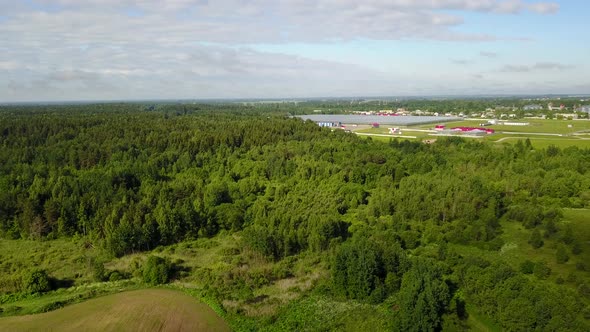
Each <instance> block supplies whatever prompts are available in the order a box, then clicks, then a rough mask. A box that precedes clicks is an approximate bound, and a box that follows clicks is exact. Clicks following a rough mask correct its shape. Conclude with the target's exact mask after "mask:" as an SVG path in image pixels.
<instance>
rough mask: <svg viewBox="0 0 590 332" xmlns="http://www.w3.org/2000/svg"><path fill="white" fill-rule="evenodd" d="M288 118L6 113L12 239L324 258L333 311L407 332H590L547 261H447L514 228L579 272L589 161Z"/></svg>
mask: <svg viewBox="0 0 590 332" xmlns="http://www.w3.org/2000/svg"><path fill="white" fill-rule="evenodd" d="M423 103H426V102H425V101H424V102H423ZM490 103H491V102H490ZM484 106H486V105H484ZM466 107H471V106H470V104H469V102H468V104H466ZM289 108H290V107H286V106H285V105H280V104H272V105H258V106H256V105H254V106H243V105H238V104H234V105H221V104H219V105H213V104H212V105H204V104H203V105H193V104H189V105H183V104H169V105H160V106H157V107H154V106H150V105H142V104H108V105H83V106H80V105H76V106H38V107H25V106H10V107H2V108H0V146H1V149H0V161H1V162H0V237H2V238H5V239H36V240H50V239H57V238H70V237H73V236H78V237H84V238H86V239H88V241H89V242H91V243H93V244H94V245H96V246H99V247H101V248H104V249H105V250H107V251H108V252H109V253H110V254H112V255H113V256H122V255H126V254H129V253H133V252H140V251H149V250H152V249H154V248H156V247H158V246H162V245H170V244H173V243H178V242H181V241H183V240H188V239H196V238H201V237H213V236H216V234H219V233H220V232H225V233H239V234H240V235H241V238H242V239H243V245H244V246H247V247H248V248H250V249H251V250H253V251H255V252H258V253H260V254H261V255H262V256H264V257H265V258H266V259H268V260H269V261H273V262H280V261H282V260H285V259H288V258H291V257H297V255H299V254H301V253H326V254H327V256H328V257H330V258H329V262H328V264H329V266H330V276H329V278H330V282H329V283H328V286H327V287H328V288H329V289H328V290H327V291H326V292H327V294H329V295H330V296H332V297H334V298H340V299H348V300H351V301H352V300H354V301H361V302H367V303H371V304H380V303H391V304H392V305H393V307H394V308H395V310H394V311H393V312H392V322H393V323H392V324H393V325H392V326H393V327H394V328H396V329H399V330H432V329H440V328H442V327H443V326H444V327H447V328H448V327H449V326H462V325H461V324H463V323H462V320H463V319H464V307H465V305H466V304H467V305H472V306H476V307H477V308H479V309H480V310H481V312H482V313H483V314H485V315H488V316H489V317H491V318H492V319H493V320H494V321H495V322H497V323H498V324H499V325H500V326H501V327H502V328H505V329H508V330H535V329H538V330H584V329H587V328H588V318H590V317H589V316H590V310H589V309H588V308H589V307H588V303H589V302H588V301H589V297H590V288H589V286H590V285H589V284H588V283H587V281H586V280H587V276H586V272H583V271H582V272H581V273H584V278H582V279H580V280H578V281H577V282H569V283H567V284H562V285H557V284H555V283H550V282H549V281H547V280H545V279H546V278H547V275H548V273H549V274H550V273H551V272H550V271H549V272H547V267H546V266H545V265H544V263H543V262H541V261H538V262H529V263H530V264H529V265H527V266H523V268H522V269H515V268H514V267H511V266H509V265H508V264H503V263H501V262H500V263H499V262H490V261H487V260H485V259H483V258H478V257H471V256H466V255H460V254H458V253H457V252H455V251H454V250H451V249H450V247H451V246H453V245H457V246H474V247H477V248H483V249H485V250H489V251H500V250H502V248H503V247H505V246H506V245H507V244H506V243H504V241H503V240H502V237H501V236H500V235H501V234H502V233H503V232H504V230H503V227H502V223H505V222H507V223H517V224H520V225H522V227H523V228H524V229H527V230H530V232H531V241H530V242H531V246H533V247H541V246H543V241H544V240H545V241H546V240H548V239H552V240H555V241H557V242H558V243H560V247H559V248H560V250H561V256H562V259H564V258H563V255H565V256H567V257H570V256H571V257H574V258H572V259H575V256H576V255H579V254H580V248H581V245H582V244H581V243H579V241H577V240H575V239H574V238H573V237H572V235H571V232H572V230H571V228H568V227H567V225H562V224H561V223H560V220H561V218H562V215H563V210H562V209H564V208H590V174H588V172H589V169H590V150H587V149H586V150H584V149H579V148H576V147H571V148H566V149H560V148H556V147H551V148H549V149H546V150H535V149H533V147H532V146H531V145H530V142H528V141H519V142H518V143H517V144H515V145H508V144H506V145H503V146H497V145H496V146H493V145H490V144H486V143H481V142H477V141H473V140H471V141H469V140H463V139H460V138H448V139H439V140H438V141H437V142H436V143H435V144H422V143H421V142H412V141H407V140H406V141H400V140H392V141H390V142H389V143H384V142H377V141H373V140H371V139H364V138H360V137H357V136H355V135H354V134H351V133H346V132H344V131H339V130H335V131H332V130H330V129H327V128H320V127H318V126H317V125H316V124H315V123H313V122H303V121H301V120H299V119H297V118H291V117H289V116H288V114H289V113H291V114H295V113H297V110H293V109H289ZM334 108H337V107H334ZM558 252H559V250H558ZM565 260H566V261H567V259H565ZM583 269H584V267H583V266H582V267H581V270H583ZM416 322H419V324H416ZM453 324H455V325H453Z"/></svg>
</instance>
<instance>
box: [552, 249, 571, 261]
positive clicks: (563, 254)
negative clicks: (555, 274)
mask: <svg viewBox="0 0 590 332" xmlns="http://www.w3.org/2000/svg"><path fill="white" fill-rule="evenodd" d="M569 259H570V257H569V255H568V253H567V249H566V248H565V247H564V246H563V245H560V246H559V247H558V248H557V252H556V253H555V260H556V261H557V264H564V263H567V261H568V260H569Z"/></svg>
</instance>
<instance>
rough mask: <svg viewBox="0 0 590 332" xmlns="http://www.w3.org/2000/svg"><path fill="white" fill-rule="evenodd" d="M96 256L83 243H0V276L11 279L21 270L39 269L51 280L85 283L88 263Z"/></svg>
mask: <svg viewBox="0 0 590 332" xmlns="http://www.w3.org/2000/svg"><path fill="white" fill-rule="evenodd" d="M99 254H100V253H99V250H97V249H95V248H93V247H92V246H90V245H89V244H87V243H86V242H85V241H83V240H75V239H74V240H72V239H59V240H53V241H27V240H1V239H0V273H1V274H5V275H6V274H12V275H15V274H18V273H19V272H20V271H23V270H27V269H31V268H41V269H46V270H48V271H51V272H50V274H51V276H53V277H55V278H58V279H70V280H76V281H77V282H87V281H90V280H91V272H92V271H91V269H90V265H89V261H90V260H91V259H92V258H94V257H97V256H98V255H99ZM1 292H2V289H0V293H1Z"/></svg>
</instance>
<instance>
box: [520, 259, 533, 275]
mask: <svg viewBox="0 0 590 332" xmlns="http://www.w3.org/2000/svg"><path fill="white" fill-rule="evenodd" d="M534 269H535V263H533V262H531V261H529V260H528V259H527V260H526V261H524V262H522V263H521V264H520V272H522V273H524V274H532V273H533V270H534Z"/></svg>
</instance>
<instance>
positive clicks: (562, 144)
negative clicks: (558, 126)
mask: <svg viewBox="0 0 590 332" xmlns="http://www.w3.org/2000/svg"><path fill="white" fill-rule="evenodd" d="M505 137H506V135H505ZM525 139H526V137H506V138H505V139H503V140H502V141H501V143H510V144H514V143H516V142H517V141H519V140H525ZM529 139H530V141H531V144H532V145H533V148H535V149H546V148H547V147H548V146H550V145H553V146H556V147H558V148H562V149H563V148H567V147H570V146H577V147H579V148H590V139H579V138H561V137H530V138H529ZM498 143H500V142H498Z"/></svg>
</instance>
